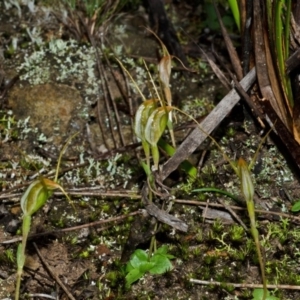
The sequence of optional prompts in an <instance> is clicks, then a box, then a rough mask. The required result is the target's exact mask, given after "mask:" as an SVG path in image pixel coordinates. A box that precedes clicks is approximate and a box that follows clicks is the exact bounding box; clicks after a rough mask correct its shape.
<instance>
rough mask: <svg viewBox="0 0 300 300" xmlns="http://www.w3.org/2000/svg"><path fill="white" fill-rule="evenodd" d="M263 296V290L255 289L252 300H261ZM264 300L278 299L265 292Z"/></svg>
mask: <svg viewBox="0 0 300 300" xmlns="http://www.w3.org/2000/svg"><path fill="white" fill-rule="evenodd" d="M263 294H264V290H263V289H255V290H254V291H253V293H252V296H253V298H252V300H261V299H262V297H263ZM265 300H279V298H277V297H275V296H271V295H270V292H269V291H267V297H266V299H265Z"/></svg>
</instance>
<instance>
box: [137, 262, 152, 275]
mask: <svg viewBox="0 0 300 300" xmlns="http://www.w3.org/2000/svg"><path fill="white" fill-rule="evenodd" d="M154 266H155V263H154V262H142V263H141V264H140V266H139V270H140V272H141V273H143V274H144V273H146V272H149V271H150V270H151V269H152V268H153V267H154Z"/></svg>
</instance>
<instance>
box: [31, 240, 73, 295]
mask: <svg viewBox="0 0 300 300" xmlns="http://www.w3.org/2000/svg"><path fill="white" fill-rule="evenodd" d="M33 246H34V248H35V250H36V252H37V254H38V256H39V258H40V260H41V261H42V263H43V265H44V266H45V268H46V269H47V271H48V272H49V273H50V275H51V276H52V278H53V279H54V280H55V281H56V282H57V283H58V284H59V286H60V287H61V288H62V289H63V290H64V292H65V293H66V294H67V296H68V297H69V299H71V300H75V298H74V297H73V295H72V294H71V293H70V292H69V290H68V289H67V287H66V286H65V285H64V284H63V282H62V281H61V280H60V279H59V277H58V276H57V275H56V274H55V273H54V272H53V271H52V269H51V268H50V266H49V264H48V263H47V261H46V260H45V259H44V258H43V256H42V254H41V252H40V250H39V249H38V247H37V245H36V243H33Z"/></svg>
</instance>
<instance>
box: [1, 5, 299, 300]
mask: <svg viewBox="0 0 300 300" xmlns="http://www.w3.org/2000/svg"><path fill="white" fill-rule="evenodd" d="M0 5H1V8H4V4H3V3H1V4H0ZM37 8H38V9H40V8H39V7H38V6H37ZM21 11H22V15H21V17H20V16H18V11H17V9H16V8H15V7H13V6H12V7H11V8H9V9H7V10H5V14H4V15H3V16H2V19H1V22H2V23H5V22H6V24H7V22H8V23H9V24H12V25H13V24H15V29H14V30H17V29H20V28H22V26H21V25H22V22H23V21H24V20H25V19H26V18H27V17H28V16H31V19H32V23H28V24H27V25H26V26H27V29H29V31H30V32H40V34H39V35H38V36H36V37H35V40H32V38H31V39H30V38H29V37H28V35H27V34H26V33H25V32H26V30H23V33H22V34H20V31H17V32H14V31H13V28H14V26H11V27H9V28H8V29H7V30H8V31H9V32H10V31H11V32H12V34H16V35H15V37H16V38H17V39H18V41H19V47H17V48H16V49H15V50H13V49H10V48H9V49H10V51H7V52H6V53H5V55H6V58H5V61H4V64H3V66H4V71H5V73H6V77H7V79H10V78H12V77H13V76H14V75H15V74H17V73H18V72H19V73H20V75H21V77H20V81H19V82H17V83H16V85H15V86H14V87H13V89H12V90H11V91H9V94H8V98H7V101H8V105H6V107H5V108H3V110H2V111H1V116H0V130H1V140H2V144H1V162H0V167H1V169H0V176H1V177H0V180H1V181H0V184H1V190H2V192H1V199H2V200H1V201H3V212H2V211H1V224H2V225H3V226H2V227H1V231H0V241H1V242H2V241H4V240H8V239H10V238H12V237H13V236H15V235H16V234H17V233H18V234H19V232H17V230H18V229H19V228H20V223H19V224H14V225H11V224H10V222H11V221H14V222H18V221H19V220H20V219H21V214H20V208H19V199H20V195H21V194H22V192H23V191H24V189H25V188H26V187H27V186H28V184H29V183H30V181H31V180H32V179H33V178H34V177H35V176H36V175H37V169H38V170H42V173H43V176H48V177H49V178H53V172H52V173H51V170H53V169H54V168H55V167H56V163H57V158H58V155H59V151H60V149H61V145H62V144H63V141H65V140H66V138H67V137H69V136H70V135H71V134H72V133H73V132H75V131H80V135H79V136H78V137H76V138H75V139H74V140H73V141H72V143H71V145H70V146H69V148H68V150H67V152H66V153H65V154H64V161H63V165H62V168H61V169H62V176H61V177H60V183H61V184H62V186H64V188H65V189H66V190H67V191H68V193H69V194H70V196H71V198H72V199H73V201H74V203H75V206H76V208H77V213H75V212H74V211H73V209H72V207H71V206H70V205H69V204H68V202H67V201H65V199H64V197H63V196H62V195H60V194H59V193H55V194H54V196H53V197H52V198H51V201H50V202H49V203H47V205H46V206H45V208H44V209H43V210H41V211H39V212H38V213H37V214H36V215H35V216H34V218H33V225H32V229H31V232H32V233H45V232H48V231H52V233H51V234H47V235H43V236H40V237H38V236H37V237H35V238H34V239H33V240H32V241H34V242H35V243H36V244H37V246H38V247H39V248H40V249H41V252H42V254H43V256H44V258H45V259H47V260H48V261H50V262H51V263H50V265H51V267H52V268H53V270H54V272H55V273H56V274H57V275H58V276H61V277H63V278H64V279H65V281H66V282H67V284H68V287H69V288H70V290H71V291H72V294H73V295H74V296H75V298H76V299H211V300H212V299H251V294H252V290H251V289H234V288H233V287H232V286H228V285H226V284H224V285H222V286H219V287H217V286H215V285H213V284H211V285H206V286H205V285H197V284H193V283H191V282H190V279H192V278H193V279H201V280H207V281H211V280H213V281H221V282H224V283H226V282H229V283H242V282H244V283H260V282H261V279H260V272H259V268H258V261H257V257H256V250H255V246H254V243H253V240H252V238H251V235H249V234H248V233H246V232H245V230H244V229H243V228H242V227H241V226H240V225H239V224H238V223H237V222H236V221H235V220H233V219H231V222H229V224H228V220H224V219H218V218H216V211H212V214H210V215H209V214H208V213H207V210H206V209H205V207H203V206H197V205H195V204H194V205H192V204H182V203H178V202H176V200H174V203H173V206H172V209H171V212H170V213H171V214H173V215H176V216H177V217H179V218H180V219H182V220H184V221H185V222H187V224H188V226H189V230H188V232H187V233H180V232H178V231H175V230H173V229H172V228H170V227H168V226H167V225H162V226H161V229H160V231H159V232H158V233H157V234H156V238H157V241H158V244H167V245H168V246H169V252H170V253H171V254H172V255H174V256H175V257H176V259H175V260H173V265H174V269H173V270H171V271H169V272H167V273H166V274H164V275H159V276H153V275H150V274H147V275H146V276H145V277H144V278H142V279H141V280H140V281H138V282H137V283H136V284H134V285H133V286H132V287H131V289H130V290H126V289H125V279H124V277H125V271H124V265H123V264H122V263H121V262H120V258H121V254H122V249H123V248H124V245H125V243H126V240H127V237H128V234H129V231H130V227H131V224H132V222H133V220H134V219H135V218H138V217H134V216H133V217H128V218H125V219H123V220H121V221H119V222H115V223H107V224H101V225H98V226H91V227H87V228H80V229H77V230H74V231H71V232H62V231H59V230H60V229H64V228H67V227H71V226H78V225H83V224H87V223H91V222H96V221H101V220H105V219H109V218H112V217H115V216H122V215H127V214H129V213H131V212H134V211H137V210H138V209H143V205H142V203H141V201H140V188H141V184H142V183H143V182H144V181H145V180H146V177H145V175H144V173H143V170H142V168H141V167H140V166H139V163H138V160H137V157H136V153H135V152H134V151H133V150H132V149H128V150H127V151H125V152H124V151H122V152H121V151H120V153H117V154H116V153H114V152H111V154H109V155H106V156H103V153H101V151H100V152H98V153H97V155H95V153H94V149H98V150H99V149H100V150H101V149H102V150H103V148H101V147H102V146H103V143H104V140H105V139H107V140H109V143H108V145H109V146H111V145H112V144H113V141H112V140H111V136H110V135H109V134H107V136H104V137H103V136H101V133H100V131H99V128H98V123H97V122H95V119H96V118H97V117H99V116H97V114H96V110H95V108H94V106H95V103H96V101H97V99H98V97H102V96H103V91H101V90H100V91H99V79H98V78H97V74H96V73H97V72H95V65H96V64H95V56H94V55H95V52H94V49H93V48H92V47H91V46H90V45H89V44H88V43H87V42H86V41H79V42H78V41H75V40H71V39H62V37H61V36H58V37H57V36H55V35H54V36H53V38H52V39H51V40H50V41H49V40H47V38H46V37H47V36H48V35H46V33H49V30H50V29H49V26H50V25H49V24H47V23H42V24H40V23H39V22H38V20H37V19H34V17H33V16H32V15H31V13H30V11H28V9H27V7H26V6H21ZM39 12H40V13H41V11H40V10H39ZM135 13H136V14H138V13H137V12H135ZM172 13H173V14H174V13H175V12H174V11H172ZM36 16H38V14H36ZM126 17H127V18H128V19H127V21H128V24H127V23H125V24H126V25H124V24H123V25H122V26H123V27H122V26H120V25H115V23H113V22H112V24H111V25H110V27H109V30H110V31H109V32H110V33H112V32H116V34H115V35H113V38H112V45H111V47H113V49H114V50H115V52H117V54H118V56H119V57H120V58H121V59H122V61H123V63H124V65H125V66H126V67H127V68H128V69H129V70H130V72H131V73H132V76H133V77H134V78H135V80H136V81H137V84H138V85H139V86H140V88H141V89H143V90H144V92H145V94H146V95H147V96H148V95H150V90H151V89H149V85H148V79H147V73H146V71H145V68H144V66H143V64H142V63H141V62H140V61H139V60H138V59H133V58H132V57H130V56H136V55H140V56H142V55H144V53H143V52H142V51H143V49H144V50H147V51H148V52H149V49H150V50H151V51H150V54H151V53H153V55H152V56H153V57H155V54H154V53H155V51H156V48H155V47H156V44H155V43H154V42H153V40H152V39H150V38H149V37H145V35H144V34H143V31H142V30H140V29H136V28H135V27H134V26H132V22H133V21H132V20H133V19H134V16H132V15H128V16H126ZM139 17H141V16H139ZM142 17H143V15H142ZM117 20H118V19H117ZM174 20H176V18H175V19H174ZM51 21H53V23H51V26H52V27H53V28H54V29H55V30H58V28H59V22H57V21H56V23H55V21H54V19H51ZM117 22H118V21H117ZM184 23H185V22H183V24H184ZM38 24H40V25H38ZM51 26H50V27H51ZM52 27H51V28H52ZM53 28H52V29H51V30H53ZM194 28H195V27H194ZM34 29H35V30H34ZM55 30H54V33H56V31H55ZM125 35H127V36H125ZM5 42H6V43H7V45H8V46H9V45H11V44H10V42H11V41H9V40H5ZM117 42H118V43H117ZM125 42H127V44H126V43H125ZM123 43H125V44H123ZM120 45H123V46H120ZM133 45H143V47H140V48H139V47H137V46H136V47H135V46H133ZM145 45H149V46H148V47H147V46H145ZM130 46H131V47H130ZM125 50H126V51H125ZM106 51H107V53H110V56H109V59H110V60H111V62H112V63H113V54H111V52H110V50H109V49H108V48H107V50H106ZM139 51H141V52H139ZM148 52H147V53H148ZM114 55H116V54H114ZM147 55H148V54H147ZM190 62H191V63H193V67H197V70H198V71H197V73H195V74H189V75H187V76H182V75H181V73H179V72H176V71H175V72H174V71H173V76H174V78H173V79H172V93H173V95H174V100H175V101H176V102H177V105H178V106H180V107H181V108H182V109H183V110H184V111H185V112H187V113H189V114H191V115H193V116H194V117H199V116H203V115H205V114H207V113H208V112H209V111H210V110H211V108H212V107H213V106H214V104H215V102H216V101H217V99H219V98H220V94H224V93H225V91H224V90H223V89H222V88H220V85H219V83H218V82H217V81H216V79H215V78H214V76H213V74H212V72H211V71H210V70H209V68H208V67H207V66H206V67H205V68H204V67H203V66H204V65H203V61H202V60H200V59H198V58H197V59H192V60H191V61H190ZM113 66H114V67H115V69H116V70H118V69H117V67H116V64H114V65H113ZM199 66H200V68H199ZM149 68H150V69H151V70H153V73H155V69H156V66H155V64H150V66H149ZM116 72H117V71H116ZM46 87H49V88H47V89H46ZM147 88H148V89H147ZM55 90H60V94H59V96H58V93H57V91H56V92H55ZM114 90H116V89H115V85H114ZM45 91H48V92H47V94H46V95H42V96H43V97H44V98H43V97H41V98H39V94H43V92H45ZM49 91H53V93H52V92H49ZM73 92H74V94H73ZM33 95H34V96H33ZM70 95H71V96H70ZM133 95H134V94H133ZM67 96H68V97H67ZM59 97H61V98H59ZM114 97H115V99H117V100H116V102H118V101H119V100H118V99H119V97H121V96H120V95H119V94H118V93H116V94H115V95H114ZM46 98H47V99H46ZM133 98H134V99H133V100H134V101H135V102H134V103H133V104H134V107H137V106H138V104H139V103H140V99H138V97H136V96H135V95H134V97H133ZM22 99H24V101H25V102H26V103H25V104H26V105H25V106H22ZM45 99H46V100H45ZM59 99H64V101H66V102H65V104H64V105H63V107H60V106H59V105H58V103H57V102H55V101H60V100H59ZM17 100H19V102H17ZM24 101H23V102H24ZM31 101H32V102H33V104H32V105H31V104H30V103H31ZM38 101H41V104H40V105H43V101H47V105H48V106H49V108H48V110H47V112H48V113H47V114H48V115H50V117H49V118H48V119H49V120H48V119H47V118H46V117H41V115H37V110H36V108H35V107H36V105H38V104H37V103H39V102H38ZM61 101H62V100H61ZM61 101H60V103H61ZM72 101H73V102H72ZM48 106H47V107H48ZM43 107H44V108H45V107H46V105H45V106H42V108H43ZM102 109H103V113H102V115H101V116H102V118H103V120H102V121H103V123H104V124H107V123H108V118H107V116H106V115H105V109H104V104H103V107H102ZM33 110H34V113H31V112H32V111H33ZM121 113H122V124H123V126H122V129H123V130H124V132H126V144H127V143H130V142H131V140H132V131H131V129H130V116H129V114H128V112H121ZM28 116H30V117H31V118H28ZM231 118H233V116H229V118H227V120H226V121H225V122H224V123H223V125H222V126H221V129H218V130H217V131H216V132H215V134H214V136H215V137H216V139H217V140H218V142H219V143H220V145H221V147H222V149H223V151H224V152H226V154H227V155H228V156H229V157H230V158H231V159H235V158H238V157H240V156H242V157H244V158H245V159H246V160H247V162H250V160H251V158H252V157H253V155H254V152H255V151H256V148H257V146H258V143H259V142H258V141H259V139H260V136H259V132H258V129H257V127H256V126H255V125H254V124H253V121H252V120H251V118H249V117H246V118H245V119H244V120H242V121H232V119H231ZM50 121H52V123H50V124H48V122H50ZM185 121H187V119H186V118H185V117H182V116H180V115H178V116H177V122H178V123H177V124H178V126H179V125H181V124H182V123H183V122H185ZM86 124H88V125H89V128H90V129H91V134H90V135H89V134H88V133H87V131H86V129H85V126H86ZM106 128H108V127H106ZM222 128H226V129H222ZM107 130H108V129H107ZM187 130H188V129H184V130H181V131H178V132H177V135H176V136H177V143H178V144H180V141H181V139H182V138H183V136H184V135H185V134H186V132H187ZM166 139H168V138H167V136H166ZM93 143H94V144H95V147H94V148H93V147H92V146H91V145H92V144H93ZM117 143H118V144H119V143H120V142H119V140H118V142H117ZM106 150H107V149H106ZM203 150H205V151H207V153H206V155H205V159H204V162H203V165H202V166H201V172H199V176H198V177H197V179H195V180H191V179H189V178H188V177H187V176H186V175H185V174H183V173H179V172H178V173H176V174H173V175H172V176H171V177H170V178H169V179H168V180H167V182H166V184H168V186H170V187H171V188H172V191H171V193H172V194H173V195H174V198H175V199H179V198H180V199H184V200H194V201H195V203H197V202H202V203H205V202H209V203H212V204H216V203H218V199H222V200H223V201H225V202H226V203H227V204H228V205H236V206H240V207H242V206H241V205H240V204H238V203H235V202H233V201H232V200H230V199H228V198H225V197H224V196H221V195H218V194H215V193H209V194H208V193H206V194H197V193H193V192H192V191H193V190H194V189H196V188H200V187H216V188H219V189H223V190H226V191H228V192H230V193H232V194H235V195H237V196H239V195H240V194H239V188H240V187H239V181H238V179H237V177H236V175H235V174H234V172H233V171H232V170H231V168H230V166H229V164H228V163H227V162H226V161H224V158H223V155H222V153H221V152H220V150H219V149H218V148H217V147H216V146H215V145H214V144H213V143H211V144H209V143H207V142H206V143H205V145H202V146H201V147H200V149H199V150H198V152H197V153H196V154H195V155H194V156H193V158H192V160H193V161H194V162H195V164H196V163H197V162H198V161H199V156H200V155H201V154H202V152H203ZM139 155H140V156H141V157H142V154H141V153H140V154H139ZM291 170H293V168H292V167H290V166H289V165H288V163H287V161H286V159H285V158H284V157H283V156H282V155H281V154H280V152H279V151H278V149H277V147H276V145H274V144H273V142H272V141H271V140H268V141H267V142H266V143H265V145H264V146H263V148H262V149H260V155H259V157H258V163H257V164H256V166H255V168H254V170H253V179H254V181H255V189H256V199H255V200H256V203H257V208H261V209H268V210H274V211H278V212H284V213H289V212H290V208H291V205H292V203H293V202H294V201H295V200H296V199H297V198H298V197H299V194H300V190H299V183H298V181H297V180H296V179H295V175H296V174H293V173H292V171H291ZM160 202H161V200H159V199H156V203H157V204H161V203H160ZM1 207H2V206H1ZM216 209H217V210H218V211H219V212H223V211H225V210H224V208H216ZM237 213H238V215H239V217H240V218H241V219H242V220H243V221H244V223H245V224H246V225H247V226H248V225H249V222H248V217H247V213H246V210H245V209H244V210H239V211H237ZM2 216H3V217H2ZM257 219H258V221H257V224H258V228H259V232H260V236H261V241H262V246H263V249H264V252H265V257H266V275H267V280H268V283H270V284H289V285H299V284H300V276H299V257H300V256H299V253H300V252H299V249H300V230H299V220H298V219H297V220H292V219H289V218H288V217H280V216H272V215H266V214H263V213H260V214H258V215H257ZM53 230H55V231H53ZM32 241H29V243H28V249H27V256H28V260H27V263H26V266H27V269H26V271H25V275H24V280H23V283H22V286H23V289H22V294H26V293H31V294H32V293H45V294H50V293H51V292H53V291H57V290H58V293H59V294H61V293H62V292H61V290H59V289H57V286H56V284H55V282H54V281H53V279H51V278H50V277H49V275H48V274H47V272H46V271H45V269H44V267H43V265H42V264H41V263H40V261H39V259H38V257H37V255H36V251H35V249H34V247H33V246H32ZM138 247H141V248H143V249H147V248H148V247H149V241H146V242H144V243H142V244H141V245H138ZM0 250H1V251H0V253H1V254H0V261H1V263H0V270H1V278H2V279H1V282H0V286H1V289H2V290H1V292H0V296H1V298H5V297H11V296H12V295H13V292H14V273H15V269H16V263H15V253H16V243H12V244H7V245H1V246H0ZM275 294H276V295H277V296H278V297H279V298H280V299H299V298H300V292H297V291H289V290H283V289H277V290H276V291H275Z"/></svg>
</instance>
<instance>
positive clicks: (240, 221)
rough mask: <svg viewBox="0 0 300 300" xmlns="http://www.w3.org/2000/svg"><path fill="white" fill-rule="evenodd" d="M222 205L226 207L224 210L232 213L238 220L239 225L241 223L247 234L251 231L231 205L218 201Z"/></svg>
mask: <svg viewBox="0 0 300 300" xmlns="http://www.w3.org/2000/svg"><path fill="white" fill-rule="evenodd" d="M217 201H218V202H219V203H220V204H222V205H223V206H224V208H225V209H226V210H227V211H229V212H230V213H231V215H232V216H233V217H234V218H235V219H236V221H238V223H240V225H241V226H242V227H243V228H244V230H245V231H246V232H248V231H249V229H248V228H247V226H246V225H245V223H244V222H243V221H242V220H241V218H240V217H239V216H238V215H237V214H236V213H235V211H234V210H233V209H231V207H230V205H227V204H226V203H225V202H224V201H222V200H221V199H218V200H217Z"/></svg>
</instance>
